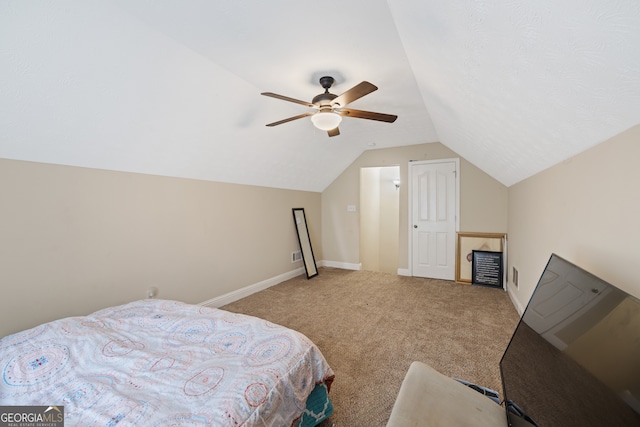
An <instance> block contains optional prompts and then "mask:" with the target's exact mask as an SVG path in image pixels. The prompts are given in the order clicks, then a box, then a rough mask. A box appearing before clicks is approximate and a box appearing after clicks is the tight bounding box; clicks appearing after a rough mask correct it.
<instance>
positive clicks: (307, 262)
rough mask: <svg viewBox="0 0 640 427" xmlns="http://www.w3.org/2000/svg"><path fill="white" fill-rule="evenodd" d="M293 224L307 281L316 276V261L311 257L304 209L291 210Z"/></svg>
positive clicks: (311, 250) (311, 251) (311, 252)
mask: <svg viewBox="0 0 640 427" xmlns="http://www.w3.org/2000/svg"><path fill="white" fill-rule="evenodd" d="M293 222H294V224H295V226H296V232H297V233H298V242H299V243H300V251H301V252H302V262H304V268H305V270H306V271H307V279H311V278H312V277H313V276H317V275H318V268H317V267H316V259H315V258H314V256H313V249H312V248H311V239H310V238H309V229H308V228H307V218H306V217H305V215H304V208H293Z"/></svg>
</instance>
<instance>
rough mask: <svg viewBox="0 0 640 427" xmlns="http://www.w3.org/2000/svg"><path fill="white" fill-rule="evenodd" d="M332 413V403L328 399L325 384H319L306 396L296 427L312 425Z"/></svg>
mask: <svg viewBox="0 0 640 427" xmlns="http://www.w3.org/2000/svg"><path fill="white" fill-rule="evenodd" d="M332 413H333V404H332V403H331V400H330V399H329V392H328V391H327V386H326V385H325V384H324V383H323V384H319V385H317V386H316V388H314V389H313V391H312V392H311V394H310V395H309V397H308V398H307V404H306V409H305V410H304V412H303V413H302V417H301V418H300V422H299V423H298V424H296V427H313V426H316V425H318V424H319V423H321V422H322V421H324V420H326V419H327V418H329V416H330V415H331V414H332Z"/></svg>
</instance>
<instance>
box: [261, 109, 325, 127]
mask: <svg viewBox="0 0 640 427" xmlns="http://www.w3.org/2000/svg"><path fill="white" fill-rule="evenodd" d="M314 114H315V112H314V111H309V112H308V113H304V114H299V115H297V116H293V117H289V118H288V119H282V120H279V121H277V122H273V123H269V124H268V125H267V126H269V127H273V126H278V125H281V124H283V123H287V122H291V121H293V120H298V119H301V118H303V117H308V116H312V115H314Z"/></svg>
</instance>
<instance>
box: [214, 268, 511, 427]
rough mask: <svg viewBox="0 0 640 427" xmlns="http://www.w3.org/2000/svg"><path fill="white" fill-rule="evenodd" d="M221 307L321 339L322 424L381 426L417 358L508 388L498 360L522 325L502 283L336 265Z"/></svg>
mask: <svg viewBox="0 0 640 427" xmlns="http://www.w3.org/2000/svg"><path fill="white" fill-rule="evenodd" d="M222 308H223V309H225V310H229V311H233V312H238V313H244V314H249V315H252V316H257V317H261V318H264V319H267V320H269V321H271V322H274V323H278V324H280V325H283V326H287V327H289V328H292V329H295V330H297V331H300V332H302V333H303V334H305V335H306V336H307V337H309V338H310V339H311V340H312V341H313V342H314V343H316V345H317V346H318V347H319V348H320V350H321V351H322V353H323V355H324V356H325V358H326V359H327V361H328V362H329V365H330V366H331V367H332V369H333V370H334V372H335V375H336V377H335V381H334V383H333V385H332V388H331V393H330V396H331V399H332V402H333V404H334V414H333V415H332V416H331V418H330V419H329V420H327V421H325V422H324V423H322V424H321V426H322V427H329V426H331V425H332V424H335V426H336V427H347V426H353V427H358V426H367V427H375V426H385V425H386V423H387V421H388V419H389V414H390V413H391V409H392V407H393V403H394V401H395V398H396V395H397V393H398V390H399V389H400V385H401V383H402V379H403V378H404V375H405V373H406V371H407V369H408V368H409V365H410V364H411V362H412V361H414V360H420V361H422V362H425V363H427V364H429V365H431V366H432V367H434V368H435V369H437V370H439V371H440V372H442V373H443V374H445V375H448V376H451V377H455V378H461V379H464V380H466V381H470V382H473V383H476V384H479V385H482V386H485V387H489V388H491V389H494V390H496V391H499V392H502V386H501V381H500V370H499V366H498V363H499V362H500V358H501V357H502V353H503V351H504V350H505V348H506V347H507V344H508V343H509V339H510V338H511V334H512V333H513V331H514V329H515V327H516V325H517V323H518V313H517V311H516V310H515V308H514V307H513V304H512V303H511V301H510V299H509V296H508V295H507V294H506V293H505V292H504V291H502V290H501V289H495V288H487V287H479V286H471V285H467V284H460V283H455V282H450V281H444V280H434V279H422V278H415V277H403V276H396V275H391V274H385V273H374V272H367V271H349V270H340V269H333V268H321V269H320V274H319V275H318V276H316V277H314V278H312V279H311V280H307V279H306V277H305V276H304V275H302V276H298V277H296V278H294V279H291V280H288V281H286V282H283V283H280V284H278V285H276V286H273V287H271V288H269V289H266V290H264V291H261V292H257V293H255V294H253V295H251V296H249V297H246V298H243V299H241V300H238V301H236V302H233V303H231V304H229V305H226V306H224V307H222Z"/></svg>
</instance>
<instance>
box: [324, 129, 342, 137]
mask: <svg viewBox="0 0 640 427" xmlns="http://www.w3.org/2000/svg"><path fill="white" fill-rule="evenodd" d="M327 133H328V134H329V136H338V135H340V129H338V128H335V129H331V130H329V131H327Z"/></svg>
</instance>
